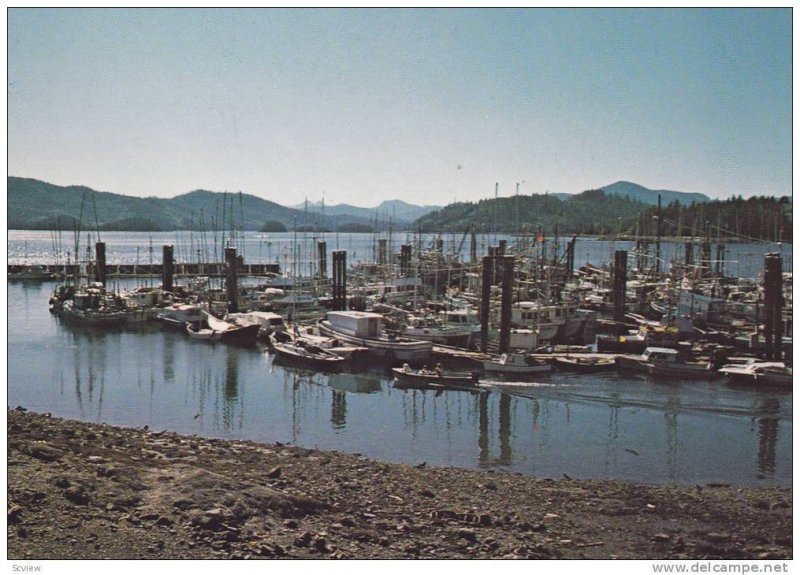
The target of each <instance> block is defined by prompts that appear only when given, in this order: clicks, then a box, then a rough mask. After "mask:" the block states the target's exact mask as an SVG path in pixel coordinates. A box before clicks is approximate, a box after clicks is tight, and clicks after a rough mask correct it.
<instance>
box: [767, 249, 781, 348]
mask: <svg viewBox="0 0 800 575" xmlns="http://www.w3.org/2000/svg"><path fill="white" fill-rule="evenodd" d="M782 313H783V261H782V258H781V256H780V254H779V253H774V252H773V253H768V254H766V255H765V256H764V320H765V321H764V339H765V340H766V347H767V349H766V356H767V359H776V360H780V359H781V356H782V350H781V344H782V341H781V340H782V331H783V326H782V323H781V315H782Z"/></svg>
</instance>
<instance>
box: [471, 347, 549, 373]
mask: <svg viewBox="0 0 800 575" xmlns="http://www.w3.org/2000/svg"><path fill="white" fill-rule="evenodd" d="M552 369H553V366H552V365H551V364H550V363H548V362H545V361H540V360H537V359H534V358H533V357H531V356H529V355H528V354H525V353H516V352H513V353H504V354H501V355H500V356H498V357H493V358H492V359H489V360H485V361H484V362H483V370H484V371H485V372H486V373H499V374H508V375H532V374H541V373H548V372H550V371H552Z"/></svg>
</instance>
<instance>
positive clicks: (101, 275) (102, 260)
mask: <svg viewBox="0 0 800 575" xmlns="http://www.w3.org/2000/svg"><path fill="white" fill-rule="evenodd" d="M94 251H95V256H96V259H97V268H96V269H95V271H94V278H95V281H98V282H100V283H101V284H103V286H105V285H106V243H105V242H97V243H96V244H95V245H94Z"/></svg>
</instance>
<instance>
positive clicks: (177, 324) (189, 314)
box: [156, 303, 203, 331]
mask: <svg viewBox="0 0 800 575" xmlns="http://www.w3.org/2000/svg"><path fill="white" fill-rule="evenodd" d="M156 320H157V321H158V323H160V324H161V326H162V327H163V328H165V329H174V330H181V331H182V330H185V329H186V324H187V323H200V322H202V321H203V306H201V305H198V304H187V303H178V304H173V305H171V306H169V307H166V308H164V309H162V310H161V311H160V312H158V313H157V314H156Z"/></svg>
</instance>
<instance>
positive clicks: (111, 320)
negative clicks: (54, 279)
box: [50, 282, 127, 327]
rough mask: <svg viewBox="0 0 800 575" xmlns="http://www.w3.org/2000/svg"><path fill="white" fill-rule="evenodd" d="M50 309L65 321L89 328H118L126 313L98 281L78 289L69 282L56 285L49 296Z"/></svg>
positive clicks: (124, 319)
mask: <svg viewBox="0 0 800 575" xmlns="http://www.w3.org/2000/svg"><path fill="white" fill-rule="evenodd" d="M50 311H52V312H53V313H55V314H56V315H58V316H59V317H60V318H61V319H63V320H64V321H65V322H67V323H71V324H74V325H84V326H89V327H120V326H123V325H124V324H125V323H126V316H127V314H126V311H125V309H124V308H122V307H121V306H120V305H118V304H117V302H116V301H115V300H114V298H113V297H112V296H111V295H110V294H107V293H106V291H105V287H104V286H103V284H102V283H99V282H94V283H91V284H89V285H87V286H84V287H80V288H78V289H76V288H75V287H74V286H72V285H64V286H57V287H56V289H55V291H54V292H53V295H52V296H51V298H50Z"/></svg>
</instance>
